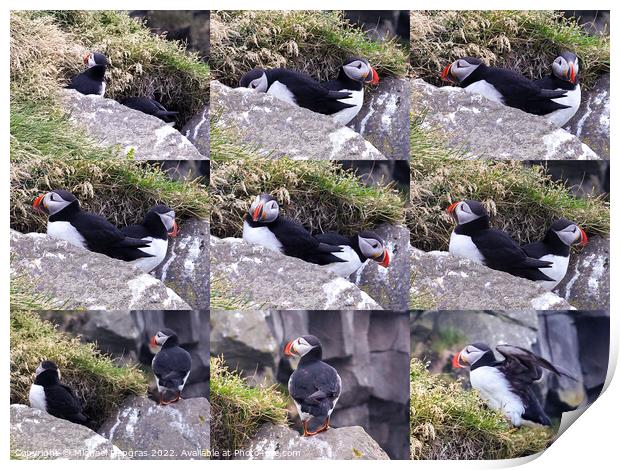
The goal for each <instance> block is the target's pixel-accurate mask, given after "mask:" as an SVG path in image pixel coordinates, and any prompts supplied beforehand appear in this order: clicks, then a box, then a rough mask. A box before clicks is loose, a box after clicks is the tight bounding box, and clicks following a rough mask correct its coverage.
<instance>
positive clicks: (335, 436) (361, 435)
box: [237, 424, 389, 460]
mask: <svg viewBox="0 0 620 470" xmlns="http://www.w3.org/2000/svg"><path fill="white" fill-rule="evenodd" d="M237 459H240V460H327V459H329V460H389V458H388V456H387V454H386V453H385V452H384V451H383V449H381V447H379V444H377V443H376V442H375V441H374V440H373V439H372V438H371V437H370V436H369V435H368V434H367V433H366V431H364V429H363V428H362V427H360V426H351V427H345V428H337V429H336V428H331V429H329V430H328V431H325V432H323V433H320V434H317V435H316V436H312V437H302V436H301V435H300V434H299V433H298V432H296V431H294V430H293V429H290V428H287V427H284V426H274V425H272V424H267V425H264V426H262V427H261V428H260V429H259V431H258V433H257V434H256V435H255V436H254V437H253V438H252V439H251V440H250V443H249V445H248V446H247V447H246V448H245V449H244V451H243V455H240V456H238V457H237Z"/></svg>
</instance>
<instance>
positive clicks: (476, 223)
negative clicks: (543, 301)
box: [447, 200, 553, 281]
mask: <svg viewBox="0 0 620 470" xmlns="http://www.w3.org/2000/svg"><path fill="white" fill-rule="evenodd" d="M447 212H448V214H450V216H451V217H452V218H453V219H454V221H455V222H456V224H457V225H456V228H455V229H454V231H453V232H452V234H451V236H450V247H449V251H450V253H452V254H453V255H455V256H461V257H464V258H469V259H471V260H472V261H474V262H476V263H478V264H482V265H485V266H488V267H489V268H491V269H496V270H498V271H504V272H507V273H509V274H512V275H513V276H519V277H524V278H526V279H530V280H532V281H550V280H552V279H551V278H550V277H548V276H547V275H546V274H544V273H543V272H541V271H540V270H539V268H549V267H552V266H553V263H552V262H551V261H547V260H538V259H535V258H532V257H530V256H528V255H527V254H526V253H525V251H523V249H522V248H521V247H520V246H519V245H518V244H517V243H516V242H515V241H514V240H513V239H512V238H511V237H510V235H508V234H507V233H506V232H503V231H502V230H498V229H494V228H491V226H490V222H489V214H488V213H487V210H486V209H485V208H484V206H483V205H482V204H481V203H480V202H478V201H472V200H465V201H460V202H455V203H453V204H451V205H450V207H448V209H447Z"/></svg>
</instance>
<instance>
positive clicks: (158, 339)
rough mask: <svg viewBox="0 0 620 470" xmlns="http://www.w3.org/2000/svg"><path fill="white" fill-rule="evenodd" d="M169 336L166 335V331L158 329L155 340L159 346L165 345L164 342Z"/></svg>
mask: <svg viewBox="0 0 620 470" xmlns="http://www.w3.org/2000/svg"><path fill="white" fill-rule="evenodd" d="M168 338H169V336H168V335H166V334H165V333H164V332H162V331H158V332H157V334H156V335H155V336H153V342H154V343H155V344H156V345H157V346H160V347H161V346H163V345H164V343H165V342H166V340H167V339H168Z"/></svg>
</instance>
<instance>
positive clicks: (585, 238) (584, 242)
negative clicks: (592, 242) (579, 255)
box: [579, 227, 588, 247]
mask: <svg viewBox="0 0 620 470" xmlns="http://www.w3.org/2000/svg"><path fill="white" fill-rule="evenodd" d="M579 231H580V232H581V240H580V241H579V246H581V247H584V246H586V245H587V244H588V236H587V235H586V232H584V231H583V229H582V228H581V227H579Z"/></svg>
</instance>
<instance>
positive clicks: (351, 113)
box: [322, 57, 379, 126]
mask: <svg viewBox="0 0 620 470" xmlns="http://www.w3.org/2000/svg"><path fill="white" fill-rule="evenodd" d="M366 83H369V84H371V85H378V84H379V75H378V74H377V71H376V70H375V69H374V68H373V67H372V66H371V65H370V63H369V62H368V61H367V60H366V59H362V58H361V57H351V58H349V59H347V60H346V61H345V62H344V64H342V66H341V67H340V70H339V72H338V77H336V79H335V80H330V81H328V82H324V83H322V85H323V86H324V87H325V88H327V89H329V90H333V91H339V92H347V93H350V94H351V98H345V99H341V100H339V101H340V103H343V104H349V105H352V106H351V107H347V108H344V109H342V110H340V111H338V112H336V113H334V114H332V118H333V119H334V120H335V121H336V122H338V123H339V124H341V125H343V126H346V125H347V124H349V122H351V121H352V120H353V118H354V117H355V116H357V115H358V113H359V112H360V110H361V109H362V105H363V104H364V85H365V84H366Z"/></svg>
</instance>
